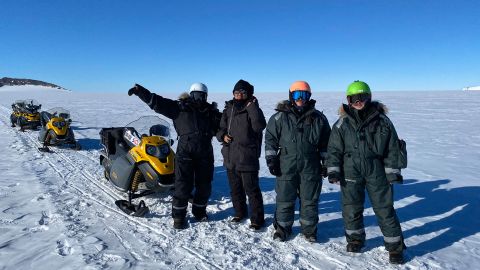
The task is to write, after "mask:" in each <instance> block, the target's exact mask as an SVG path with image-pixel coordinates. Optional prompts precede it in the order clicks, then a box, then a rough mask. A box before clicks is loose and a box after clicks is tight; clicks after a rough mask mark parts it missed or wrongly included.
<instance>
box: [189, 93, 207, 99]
mask: <svg viewBox="0 0 480 270" xmlns="http://www.w3.org/2000/svg"><path fill="white" fill-rule="evenodd" d="M190 97H192V99H193V100H195V101H207V94H206V93H205V92H200V91H193V92H191V93H190Z"/></svg>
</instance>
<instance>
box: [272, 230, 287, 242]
mask: <svg viewBox="0 0 480 270" xmlns="http://www.w3.org/2000/svg"><path fill="white" fill-rule="evenodd" d="M288 236H289V233H288V232H286V231H285V230H282V229H281V228H277V229H276V230H275V232H274V233H273V240H277V241H280V242H285V241H286V240H287V237H288Z"/></svg>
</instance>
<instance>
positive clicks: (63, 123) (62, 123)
mask: <svg viewBox="0 0 480 270" xmlns="http://www.w3.org/2000/svg"><path fill="white" fill-rule="evenodd" d="M58 124H59V125H60V126H61V127H64V126H65V125H66V123H65V121H61V122H58Z"/></svg>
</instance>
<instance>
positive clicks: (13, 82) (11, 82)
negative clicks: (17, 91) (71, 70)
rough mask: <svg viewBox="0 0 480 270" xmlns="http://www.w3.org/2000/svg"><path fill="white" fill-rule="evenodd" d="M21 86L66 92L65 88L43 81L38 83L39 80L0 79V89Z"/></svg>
mask: <svg viewBox="0 0 480 270" xmlns="http://www.w3.org/2000/svg"><path fill="white" fill-rule="evenodd" d="M19 85H38V86H46V87H52V88H56V89H62V90H66V89H65V88H63V87H61V86H58V85H56V84H53V83H47V82H43V81H38V80H31V79H17V78H8V77H3V78H2V79H0V87H2V86H19Z"/></svg>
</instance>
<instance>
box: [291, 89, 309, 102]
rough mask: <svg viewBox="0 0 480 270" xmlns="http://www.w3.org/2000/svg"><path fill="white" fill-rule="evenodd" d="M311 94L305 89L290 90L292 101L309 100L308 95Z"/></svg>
mask: <svg viewBox="0 0 480 270" xmlns="http://www.w3.org/2000/svg"><path fill="white" fill-rule="evenodd" d="M311 96H312V93H310V92H307V91H293V92H291V97H292V99H293V100H294V101H297V100H300V99H301V100H303V101H309V100H310V97H311Z"/></svg>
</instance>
